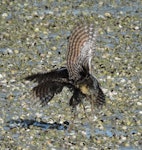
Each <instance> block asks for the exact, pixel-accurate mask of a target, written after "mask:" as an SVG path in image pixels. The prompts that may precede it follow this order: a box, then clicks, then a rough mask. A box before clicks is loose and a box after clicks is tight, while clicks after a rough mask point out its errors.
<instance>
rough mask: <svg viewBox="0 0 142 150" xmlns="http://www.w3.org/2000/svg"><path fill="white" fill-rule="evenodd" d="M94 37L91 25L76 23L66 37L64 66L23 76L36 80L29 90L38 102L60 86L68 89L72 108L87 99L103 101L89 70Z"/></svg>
mask: <svg viewBox="0 0 142 150" xmlns="http://www.w3.org/2000/svg"><path fill="white" fill-rule="evenodd" d="M96 36H97V32H96V31H95V29H94V26H93V24H84V25H78V26H76V27H75V28H74V30H73V32H72V33H71V35H70V37H69V42H68V50H67V66H66V67H61V68H59V69H54V70H51V71H50V72H46V73H37V74H33V75H30V76H27V77H26V78H25V79H26V80H29V81H33V82H37V83H38V84H37V86H35V87H34V88H33V89H32V90H33V93H34V95H35V96H36V97H38V98H39V99H40V101H41V104H42V105H46V104H48V102H49V101H50V100H51V99H52V98H53V97H54V95H55V94H58V93H60V92H61V91H62V90H63V88H64V87H67V88H69V89H70V91H71V92H72V96H71V98H70V100H69V105H70V106H72V108H76V106H77V105H78V104H79V103H81V102H82V100H83V99H87V100H89V101H90V103H91V104H93V105H94V106H102V105H104V104H105V95H104V93H103V91H102V89H101V87H100V84H99V82H98V80H97V79H96V77H95V76H93V75H92V70H91V68H92V67H91V60H92V57H93V56H94V54H95V50H96Z"/></svg>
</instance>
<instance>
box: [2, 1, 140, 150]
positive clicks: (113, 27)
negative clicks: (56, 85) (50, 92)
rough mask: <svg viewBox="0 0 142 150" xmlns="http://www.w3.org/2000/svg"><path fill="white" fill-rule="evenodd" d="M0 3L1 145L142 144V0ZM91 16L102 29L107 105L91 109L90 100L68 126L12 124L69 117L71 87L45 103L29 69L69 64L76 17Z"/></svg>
mask: <svg viewBox="0 0 142 150" xmlns="http://www.w3.org/2000/svg"><path fill="white" fill-rule="evenodd" d="M0 3H1V5H0V110H1V112H0V147H1V149H2V150H5V149H10V150H15V149H18V150H23V149H24V150H32V149H43V150H44V149H45V150H46V149H75V150H76V149H84V150H86V149H98V150H100V149H102V150H103V149H119V150H128V149H131V150H137V149H138V150H140V149H141V147H142V117H141V116H142V109H141V108H142V101H141V100H142V95H141V93H142V90H141V89H142V76H141V75H142V45H141V42H142V12H141V7H142V3H141V1H140V0H137V1H136V2H135V1H129V0H126V1H118V0H116V1H102V2H100V1H99V0H96V1H84V0H82V1H75V2H65V1H62V0H60V1H54V0H53V1H52V0H50V1H46V0H43V1H38V0H36V1H21V0H17V1H10V2H9V1H6V0H2V1H1V2H0ZM82 22H92V23H94V26H95V28H96V30H98V31H99V35H98V38H97V42H96V56H95V57H94V59H93V64H92V65H93V74H94V75H95V76H96V77H97V79H98V80H99V82H100V83H101V86H102V88H103V90H104V93H105V94H106V106H105V107H103V108H102V109H97V108H96V109H95V110H94V112H93V113H92V112H91V109H90V104H89V103H88V102H87V101H85V102H83V104H84V106H85V112H84V109H83V107H82V106H79V107H78V109H77V113H78V116H77V117H76V118H75V120H74V122H73V123H72V127H70V129H68V130H66V129H61V130H57V129H43V128H40V127H36V126H33V125H31V126H29V127H25V126H24V127H21V126H20V125H19V126H16V125H15V128H12V129H11V128H10V127H9V126H8V123H7V122H8V121H10V120H26V119H27V120H33V119H34V120H36V121H37V122H40V121H41V120H42V121H44V122H47V123H50V124H54V123H57V124H58V123H59V124H64V122H69V123H70V124H69V126H70V125H71V120H72V117H73V114H72V113H71V109H70V107H69V105H68V100H69V98H70V94H71V93H70V91H69V90H68V89H66V88H64V89H63V91H62V93H61V94H58V95H56V96H55V97H54V98H53V100H52V101H51V102H50V103H49V105H48V106H45V107H41V106H39V105H38V104H34V103H35V101H34V100H33V98H32V96H31V92H30V90H31V89H32V87H33V86H34V84H33V83H28V82H25V81H24V80H23V78H24V77H26V76H27V75H30V74H33V73H37V72H46V71H50V70H51V69H54V68H57V67H58V68H59V67H61V66H66V52H67V42H68V37H69V35H70V31H72V29H73V27H74V26H75V24H76V23H82Z"/></svg>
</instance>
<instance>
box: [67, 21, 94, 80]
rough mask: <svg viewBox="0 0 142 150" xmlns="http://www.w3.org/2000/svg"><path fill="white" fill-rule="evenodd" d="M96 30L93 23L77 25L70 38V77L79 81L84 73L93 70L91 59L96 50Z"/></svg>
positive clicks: (68, 67)
mask: <svg viewBox="0 0 142 150" xmlns="http://www.w3.org/2000/svg"><path fill="white" fill-rule="evenodd" d="M95 40H96V31H95V30H94V26H93V24H90V25H80V26H77V27H76V28H75V29H74V30H73V32H72V34H71V36H70V38H69V44H68V54H67V69H68V72H69V79H71V80H73V81H78V80H80V79H81V76H82V73H84V72H86V73H89V72H91V59H92V57H93V55H94V52H95Z"/></svg>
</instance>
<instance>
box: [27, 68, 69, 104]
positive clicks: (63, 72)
mask: <svg viewBox="0 0 142 150" xmlns="http://www.w3.org/2000/svg"><path fill="white" fill-rule="evenodd" d="M25 79H26V80H29V81H34V82H37V83H38V85H37V86H35V87H34V88H33V93H34V95H35V96H36V97H37V98H39V99H40V101H41V104H42V105H45V104H47V103H48V102H49V101H50V100H51V99H52V98H53V97H54V95H55V94H58V93H60V92H61V91H62V89H63V87H64V86H67V87H69V88H72V85H71V84H70V83H69V80H68V71H67V69H66V68H65V67H63V68H60V69H56V70H52V71H51V72H46V73H37V74H33V75H31V76H28V77H26V78H25Z"/></svg>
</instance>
